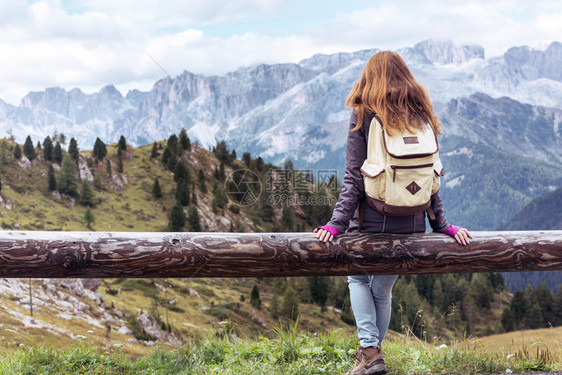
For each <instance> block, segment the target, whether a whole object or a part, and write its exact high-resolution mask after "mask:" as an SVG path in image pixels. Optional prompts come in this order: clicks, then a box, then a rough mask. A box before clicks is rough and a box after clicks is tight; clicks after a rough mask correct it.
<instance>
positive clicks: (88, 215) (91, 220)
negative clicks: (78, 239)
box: [84, 207, 94, 229]
mask: <svg viewBox="0 0 562 375" xmlns="http://www.w3.org/2000/svg"><path fill="white" fill-rule="evenodd" d="M84 220H85V221H86V225H87V226H88V229H92V224H93V223H94V214H93V213H92V210H90V207H88V209H87V210H86V213H85V214H84Z"/></svg>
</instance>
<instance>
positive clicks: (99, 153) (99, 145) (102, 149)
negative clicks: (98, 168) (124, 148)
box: [92, 138, 107, 161]
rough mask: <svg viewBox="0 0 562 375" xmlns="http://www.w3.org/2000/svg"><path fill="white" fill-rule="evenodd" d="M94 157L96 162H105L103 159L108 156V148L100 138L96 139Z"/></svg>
mask: <svg viewBox="0 0 562 375" xmlns="http://www.w3.org/2000/svg"><path fill="white" fill-rule="evenodd" d="M92 155H93V156H94V157H95V158H96V161H100V160H103V158H105V156H106V155H107V147H106V146H105V143H104V142H103V141H102V140H101V139H99V138H96V142H95V143H94V150H93V152H92Z"/></svg>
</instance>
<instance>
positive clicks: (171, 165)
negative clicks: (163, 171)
mask: <svg viewBox="0 0 562 375" xmlns="http://www.w3.org/2000/svg"><path fill="white" fill-rule="evenodd" d="M177 163H178V160H177V159H176V157H175V156H174V155H172V156H171V157H170V158H169V159H168V164H167V165H166V167H168V170H169V171H172V172H173V171H174V169H175V168H176V164H177Z"/></svg>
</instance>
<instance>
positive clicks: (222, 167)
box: [219, 161, 226, 181]
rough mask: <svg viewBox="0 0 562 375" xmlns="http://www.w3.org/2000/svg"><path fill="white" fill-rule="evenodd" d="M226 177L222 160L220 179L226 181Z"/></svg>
mask: <svg viewBox="0 0 562 375" xmlns="http://www.w3.org/2000/svg"><path fill="white" fill-rule="evenodd" d="M225 178H226V175H225V171H224V163H223V162H222V161H221V164H220V166H219V180H221V181H224V179H225Z"/></svg>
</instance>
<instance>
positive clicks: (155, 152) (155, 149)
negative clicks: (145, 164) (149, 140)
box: [150, 142, 158, 159]
mask: <svg viewBox="0 0 562 375" xmlns="http://www.w3.org/2000/svg"><path fill="white" fill-rule="evenodd" d="M157 156H158V145H157V144H156V142H154V143H153V144H152V151H151V152H150V157H151V158H152V159H154V158H155V157H157Z"/></svg>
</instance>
